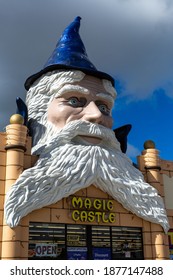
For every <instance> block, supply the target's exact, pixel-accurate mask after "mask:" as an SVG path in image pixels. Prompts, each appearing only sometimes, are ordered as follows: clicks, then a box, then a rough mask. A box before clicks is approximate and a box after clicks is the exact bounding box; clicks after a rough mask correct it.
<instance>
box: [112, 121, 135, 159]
mask: <svg viewBox="0 0 173 280" xmlns="http://www.w3.org/2000/svg"><path fill="white" fill-rule="evenodd" d="M131 128H132V126H131V124H126V125H123V126H121V127H118V128H116V129H114V133H115V136H116V138H117V140H118V142H120V147H121V151H122V152H123V153H124V154H125V153H126V151H127V135H128V134H129V132H130V130H131Z"/></svg>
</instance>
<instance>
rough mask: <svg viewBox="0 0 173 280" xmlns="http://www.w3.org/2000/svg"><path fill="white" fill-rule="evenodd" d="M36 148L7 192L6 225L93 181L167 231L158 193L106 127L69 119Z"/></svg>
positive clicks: (138, 213)
mask: <svg viewBox="0 0 173 280" xmlns="http://www.w3.org/2000/svg"><path fill="white" fill-rule="evenodd" d="M79 135H85V136H86V135H88V136H91V135H92V136H95V137H100V138H101V139H102V142H101V144H99V145H90V144H86V143H85V142H82V140H81V139H80V137H79ZM79 139H80V140H79ZM80 141H81V142H80ZM79 142H80V143H81V144H80V143H79ZM39 152H40V153H41V154H40V157H39V159H38V161H37V163H36V165H35V166H34V167H32V168H29V169H27V170H25V171H24V172H23V173H22V174H21V175H20V177H19V178H18V180H17V181H16V183H15V184H14V185H13V186H12V187H11V190H10V191H9V193H8V194H7V198H6V202H5V217H6V222H7V224H8V225H9V226H10V227H15V226H17V225H18V223H19V222H20V219H21V218H22V217H24V216H25V215H27V214H28V213H30V212H32V211H33V210H36V209H40V208H42V207H44V206H47V205H51V204H53V203H56V202H57V201H59V200H61V199H62V198H64V197H67V196H69V195H72V194H74V193H75V192H77V191H78V190H80V189H82V188H86V187H88V186H90V185H91V184H93V185H95V186H96V187H98V188H100V189H101V190H102V191H104V192H107V193H108V194H109V195H110V196H112V197H113V198H114V199H116V200H117V201H118V202H120V203H121V204H122V205H123V206H124V208H126V209H127V210H129V211H131V212H132V213H134V214H136V215H137V216H139V217H141V218H143V219H145V220H148V221H150V222H153V223H158V224H160V225H161V226H162V227H163V228H164V230H165V232H167V231H168V229H169V223H168V219H167V215H166V211H165V208H164V203H163V200H162V198H161V197H160V196H159V195H158V192H157V190H156V189H155V188H154V187H152V186H150V185H149V184H147V183H146V182H144V180H143V176H142V174H141V172H140V171H139V170H137V169H136V168H135V167H134V166H133V165H132V163H131V161H130V160H129V159H128V158H127V156H126V155H125V154H123V153H122V152H121V151H120V147H119V143H118V141H117V140H116V138H115V136H114V133H113V132H112V131H111V130H110V129H107V128H104V127H102V126H100V125H95V124H91V123H89V122H81V121H75V122H71V123H69V124H68V125H66V126H65V127H64V129H62V131H61V132H60V133H58V134H56V135H55V136H54V137H53V138H52V139H51V140H50V141H49V142H48V143H46V144H45V145H44V146H42V147H40V149H39Z"/></svg>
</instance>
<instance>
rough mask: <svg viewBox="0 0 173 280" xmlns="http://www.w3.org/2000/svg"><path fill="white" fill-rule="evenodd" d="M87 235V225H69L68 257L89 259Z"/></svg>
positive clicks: (70, 258)
mask: <svg viewBox="0 0 173 280" xmlns="http://www.w3.org/2000/svg"><path fill="white" fill-rule="evenodd" d="M86 240H87V236H86V226H85V225H67V259H68V260H87V258H88V249H87V241H86Z"/></svg>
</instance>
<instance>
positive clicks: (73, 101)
mask: <svg viewBox="0 0 173 280" xmlns="http://www.w3.org/2000/svg"><path fill="white" fill-rule="evenodd" d="M67 104H69V105H70V106H72V107H74V108H78V107H83V106H84V105H85V100H84V98H80V99H78V98H77V97H70V98H69V99H68V100H67Z"/></svg>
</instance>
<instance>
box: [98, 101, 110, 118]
mask: <svg viewBox="0 0 173 280" xmlns="http://www.w3.org/2000/svg"><path fill="white" fill-rule="evenodd" d="M97 107H98V109H99V110H100V112H101V113H102V114H103V115H106V116H109V115H110V109H109V108H108V106H107V105H106V104H101V103H100V104H97Z"/></svg>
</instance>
